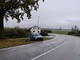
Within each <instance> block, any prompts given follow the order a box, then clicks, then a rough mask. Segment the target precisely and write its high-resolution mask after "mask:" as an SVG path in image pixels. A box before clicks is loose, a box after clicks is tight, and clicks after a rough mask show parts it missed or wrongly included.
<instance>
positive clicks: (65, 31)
mask: <svg viewBox="0 0 80 60" xmlns="http://www.w3.org/2000/svg"><path fill="white" fill-rule="evenodd" d="M69 31H70V30H53V31H52V32H53V33H56V34H65V35H67V34H68V32H69Z"/></svg>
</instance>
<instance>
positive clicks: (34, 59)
mask: <svg viewBox="0 0 80 60" xmlns="http://www.w3.org/2000/svg"><path fill="white" fill-rule="evenodd" d="M64 43H65V42H64ZM64 43H62V44H60V45H59V46H57V47H55V48H53V49H51V50H49V51H47V52H44V53H43V54H40V55H38V56H36V57H34V58H32V59H30V60H36V59H38V58H40V57H42V56H44V55H46V54H48V53H50V52H52V51H54V50H55V49H57V48H59V47H61V46H62V45H63V44H64Z"/></svg>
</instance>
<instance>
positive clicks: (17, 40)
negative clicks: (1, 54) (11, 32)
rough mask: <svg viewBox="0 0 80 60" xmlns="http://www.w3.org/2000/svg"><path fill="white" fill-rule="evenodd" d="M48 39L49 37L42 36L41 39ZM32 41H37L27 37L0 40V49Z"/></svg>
mask: <svg viewBox="0 0 80 60" xmlns="http://www.w3.org/2000/svg"><path fill="white" fill-rule="evenodd" d="M49 39H51V38H44V39H43V41H45V40H49ZM34 42H38V41H30V40H29V39H28V38H15V39H6V40H0V49H2V48H8V47H13V46H19V45H25V44H30V43H34Z"/></svg>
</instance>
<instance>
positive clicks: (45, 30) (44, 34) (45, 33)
mask: <svg viewBox="0 0 80 60" xmlns="http://www.w3.org/2000/svg"><path fill="white" fill-rule="evenodd" d="M48 33H52V31H51V30H47V29H44V30H41V35H42V36H47V35H48Z"/></svg>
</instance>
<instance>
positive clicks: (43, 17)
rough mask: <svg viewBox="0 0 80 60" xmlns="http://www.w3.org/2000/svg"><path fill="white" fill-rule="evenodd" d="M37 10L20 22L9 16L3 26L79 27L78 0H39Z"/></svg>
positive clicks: (79, 9) (79, 3)
mask: <svg viewBox="0 0 80 60" xmlns="http://www.w3.org/2000/svg"><path fill="white" fill-rule="evenodd" d="M39 4H40V7H39V9H38V11H37V12H36V11H32V18H31V19H27V17H26V16H24V20H23V21H22V22H20V23H17V21H16V20H15V19H14V20H12V19H11V18H9V21H8V22H5V21H4V27H16V26H19V27H22V28H27V27H32V26H34V25H37V24H38V16H39V17H40V18H39V26H40V27H42V28H64V29H68V28H71V27H73V26H75V25H77V26H78V27H79V28H80V0H45V2H44V3H43V2H41V1H40V2H39Z"/></svg>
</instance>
